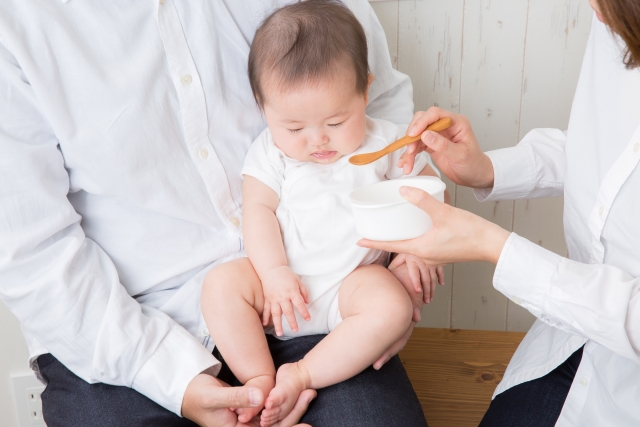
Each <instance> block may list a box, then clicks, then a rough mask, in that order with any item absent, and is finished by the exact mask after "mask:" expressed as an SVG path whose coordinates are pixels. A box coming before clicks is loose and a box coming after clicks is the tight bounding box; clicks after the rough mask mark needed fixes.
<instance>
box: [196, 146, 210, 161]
mask: <svg viewBox="0 0 640 427" xmlns="http://www.w3.org/2000/svg"><path fill="white" fill-rule="evenodd" d="M198 156H200V158H201V159H206V158H207V157H209V152H208V151H207V149H206V148H201V149H200V151H198Z"/></svg>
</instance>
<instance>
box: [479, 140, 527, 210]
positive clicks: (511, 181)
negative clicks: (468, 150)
mask: <svg viewBox="0 0 640 427" xmlns="http://www.w3.org/2000/svg"><path fill="white" fill-rule="evenodd" d="M486 154H487V156H489V159H490V160H491V163H492V164H493V188H482V189H477V190H473V193H474V194H475V196H476V199H478V201H480V202H484V201H485V200H514V199H522V198H525V197H527V196H528V195H529V194H530V193H531V191H533V189H534V187H535V183H536V178H535V176H536V175H535V164H534V160H533V156H532V155H531V153H530V152H529V150H527V149H526V148H524V147H518V146H515V147H510V148H502V149H500V150H494V151H488V152H487V153H486Z"/></svg>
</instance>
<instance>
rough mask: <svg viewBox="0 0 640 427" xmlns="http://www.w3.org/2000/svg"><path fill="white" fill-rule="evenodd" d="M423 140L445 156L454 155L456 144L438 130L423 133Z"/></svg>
mask: <svg viewBox="0 0 640 427" xmlns="http://www.w3.org/2000/svg"><path fill="white" fill-rule="evenodd" d="M422 142H424V145H426V146H427V147H428V148H430V149H431V150H433V151H434V152H436V153H438V154H441V155H443V156H445V157H452V156H453V155H454V154H455V151H454V150H455V149H456V148H458V147H457V146H456V144H454V143H453V142H451V141H449V140H448V139H447V138H445V137H444V136H442V135H440V134H439V133H438V132H434V131H432V130H428V131H426V132H424V133H423V134H422Z"/></svg>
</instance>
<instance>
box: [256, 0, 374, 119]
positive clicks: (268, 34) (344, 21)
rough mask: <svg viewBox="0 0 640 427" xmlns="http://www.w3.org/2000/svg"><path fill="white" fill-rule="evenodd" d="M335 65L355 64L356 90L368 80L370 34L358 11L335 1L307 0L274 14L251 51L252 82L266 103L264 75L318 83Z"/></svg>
mask: <svg viewBox="0 0 640 427" xmlns="http://www.w3.org/2000/svg"><path fill="white" fill-rule="evenodd" d="M336 65H343V66H344V67H345V69H349V68H351V69H353V70H354V72H355V77H356V90H357V91H358V93H361V94H365V93H366V91H367V87H368V85H369V63H368V60H367V37H366V35H365V33H364V30H363V29H362V26H361V25H360V22H358V20H357V19H356V17H355V16H354V15H353V13H352V12H351V11H350V10H349V9H348V8H347V7H346V6H344V5H343V4H342V3H340V2H338V1H334V0H306V1H301V2H298V3H294V4H291V5H289V6H285V7H283V8H281V9H278V10H276V11H275V12H274V13H273V14H271V15H270V16H269V17H268V18H267V19H265V20H264V22H263V23H262V24H261V25H260V28H258V31H257V32H256V35H255V37H254V39H253V43H252V44H251V50H250V52H249V81H250V83H251V89H252V90H253V96H254V97H255V99H256V102H257V103H258V105H259V106H260V107H261V108H262V107H263V105H264V101H265V96H264V81H263V77H264V76H265V75H266V74H268V75H269V78H270V81H269V83H270V84H274V83H275V87H279V88H289V87H291V86H294V85H297V84H300V83H309V82H315V81H317V80H318V79H320V78H325V77H328V76H330V75H331V74H332V73H333V72H335V67H336Z"/></svg>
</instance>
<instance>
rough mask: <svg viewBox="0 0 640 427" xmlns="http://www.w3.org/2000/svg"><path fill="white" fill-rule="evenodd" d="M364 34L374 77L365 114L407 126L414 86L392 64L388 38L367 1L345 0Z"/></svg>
mask: <svg viewBox="0 0 640 427" xmlns="http://www.w3.org/2000/svg"><path fill="white" fill-rule="evenodd" d="M344 3H345V4H346V5H347V6H348V7H349V8H350V9H351V11H353V14H354V15H355V16H356V17H357V18H358V20H359V21H360V24H362V27H363V28H364V31H365V33H366V35H367V41H368V48H369V68H370V70H371V73H372V74H373V75H374V76H375V80H374V81H373V83H372V85H371V88H370V89H369V105H368V106H367V115H368V116H369V117H374V118H377V119H384V120H388V121H390V122H393V123H395V124H398V125H401V124H404V125H408V124H409V123H410V122H411V118H412V117H413V86H412V85H411V79H409V76H407V75H405V74H402V73H401V72H399V71H397V70H395V69H394V68H393V66H392V65H391V57H390V56H389V47H388V46H387V38H386V37H385V34H384V30H383V29H382V25H380V21H379V20H378V17H377V16H376V13H375V11H374V10H373V8H372V7H371V5H370V4H369V2H368V1H367V0H345V1H344Z"/></svg>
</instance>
